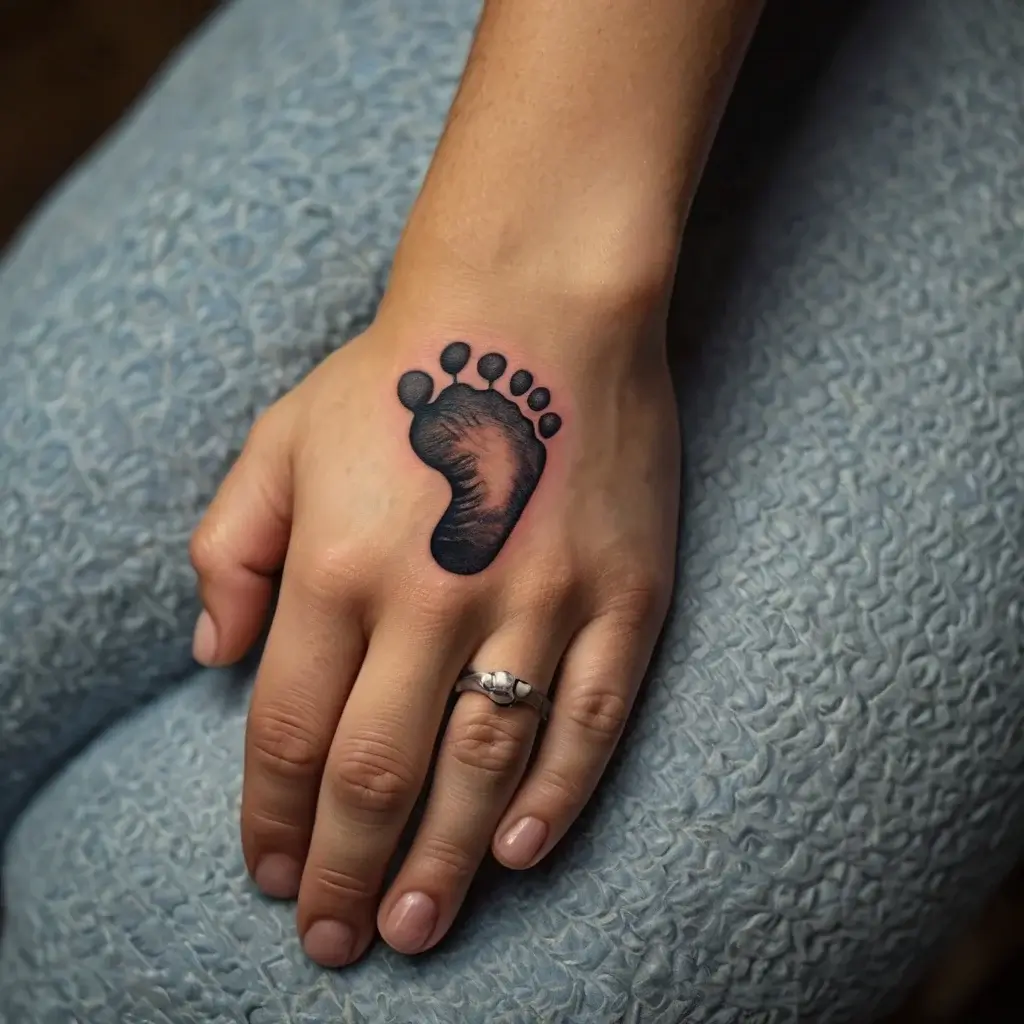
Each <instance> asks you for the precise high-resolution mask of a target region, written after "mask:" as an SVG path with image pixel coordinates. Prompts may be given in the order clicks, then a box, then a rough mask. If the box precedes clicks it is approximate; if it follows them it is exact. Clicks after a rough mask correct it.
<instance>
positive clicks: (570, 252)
mask: <svg viewBox="0 0 1024 1024" xmlns="http://www.w3.org/2000/svg"><path fill="white" fill-rule="evenodd" d="M760 7H761V3H760V0H691V2H683V0H490V2H489V3H487V5H486V7H485V10H484V14H483V17H482V20H481V23H480V26H479V30H478V33H477V37H476V39H475V42H474V45H473V49H472V53H471V57H470V60H469V63H468V65H467V69H466V73H465V75H464V78H463V81H462V85H461V87H460V90H459V93H458V95H457V97H456V100H455V102H454V103H453V106H452V110H451V113H450V116H449V120H448V123H447V126H446V129H445V132H444V135H443V137H442V140H441V142H440V144H439V146H438V149H437V152H436V154H435V157H434V160H433V163H432V165H431V168H430V172H429V174H428V176H427V180H426V182H425V184H424V186H423V189H422V191H421V194H420V196H419V198H418V200H417V202H416V204H415V206H414V208H413V211H412V213H411V215H410V218H409V221H408V224H407V227H406V231H405V232H404V235H403V238H402V240H401V243H400V245H399V248H398V252H397V254H396V259H395V264H394V268H393V271H392V275H391V279H390V281H389V284H388V288H387V292H386V295H385V298H384V300H383V302H382V304H381V308H380V310H379V313H378V315H377V317H376V319H375V321H374V323H373V325H372V326H371V327H370V328H369V329H368V330H367V331H366V332H365V333H364V334H362V335H361V336H360V337H358V338H356V339H354V340H353V341H352V342H351V343H349V344H348V345H346V346H345V347H344V348H342V349H341V350H340V351H338V352H336V353H335V354H333V355H332V356H330V357H329V358H328V359H327V360H325V361H324V362H323V363H322V364H321V365H320V366H319V367H318V368H317V369H316V370H314V371H313V372H312V373H311V374H310V375H309V376H308V377H307V378H306V379H305V380H304V381H303V382H302V383H301V384H300V385H299V386H298V387H296V388H295V389H294V390H293V391H292V392H291V393H289V394H288V395H286V396H285V397H284V398H282V399H281V400H280V401H279V402H277V403H276V404H275V405H273V406H272V407H271V408H270V409H269V410H268V411H267V412H266V413H264V414H263V415H262V416H261V417H260V419H259V420H258V422H257V423H256V425H255V426H254V428H253V430H252V433H251V435H250V437H249V440H248V442H247V444H246V447H245V449H244V451H243V453H242V455H241V456H240V458H239V460H238V462H237V463H236V465H235V466H234V467H233V468H232V470H231V472H230V473H229V475H228V477H227V478H226V479H225V481H224V483H223V485H222V487H221V488H220V491H219V492H218V494H217V496H216V498H215V500H214V502H213V503H212V505H211V507H210V508H209V510H208V511H207V513H206V515H205V517H204V518H203V520H202V522H201V523H200V525H199V527H198V529H197V530H196V533H195V535H194V537H193V541H192V546H191V555H192V560H193V563H194V565H195V567H196V570H197V573H198V576H199V587H200V594H201V598H202V602H203V606H204V609H205V610H204V613H203V615H202V616H201V617H200V620H199V622H198V623H197V626H196V635H195V642H194V650H195V655H196V657H197V659H198V660H199V661H201V662H203V663H205V664H208V665H224V664H229V663H232V662H235V661H237V660H238V659H239V658H241V657H242V656H243V654H245V652H246V651H247V650H248V649H249V648H250V647H251V646H252V645H253V644H254V643H255V642H256V641H257V638H258V637H259V636H260V635H261V633H262V631H263V629H264V627H265V624H266V618H267V616H268V614H269V608H270V601H271V593H272V589H273V586H274V582H275V580H276V579H277V578H278V576H280V581H281V582H280V595H279V600H278V602H277V605H276V609H275V612H274V617H273V622H272V624H271V627H270V632H269V637H268V640H267V644H266V647H265V649H264V652H263V656H262V660H261V663H260V667H259V671H258V674H257V679H256V684H255V688H254V691H253V696H252V703H251V708H250V713H249V718H248V722H247V729H246V753H245V775H244V786H243V799H242V820H241V830H242V844H243V850H244V855H245V860H246V864H247V866H248V868H249V870H250V872H251V873H252V875H253V878H254V879H255V881H256V884H257V885H258V886H259V887H260V888H261V889H262V890H263V891H264V892H265V893H266V894H268V895H270V896H273V897H277V898H282V899H291V898H297V900H298V910H297V925H298V929H299V933H300V935H301V936H302V939H303V943H304V948H305V950H306V952H307V954H308V955H309V956H310V957H311V958H312V959H314V960H316V961H317V962H319V963H321V964H324V965H327V966H335V967H340V966H343V965H345V964H348V963H351V962H352V961H353V960H355V959H358V957H360V956H361V955H362V954H363V952H364V951H365V950H366V949H367V947H368V946H369V944H370V943H371V941H372V940H373V938H374V936H375V934H376V931H377V929H379V931H380V934H381V935H382V936H383V938H384V939H385V941H387V942H388V943H389V944H390V945H391V946H393V947H394V948H395V949H397V950H399V951H401V952H404V953H417V952H420V951H422V950H425V949H428V948H430V947H431V946H433V945H435V944H436V943H437V942H438V941H440V940H441V938H442V937H443V936H444V935H445V933H446V932H447V931H448V929H449V928H450V926H451V923H452V921H453V919H454V917H455V914H456V912H457V911H458V909H459V906H460V905H461V903H462V901H463V899H464V896H465V893H466V890H467V888H468V886H469V884H470V882H471V880H472V878H473V875H474V873H475V871H476V869H477V867H478V866H479V864H480V863H481V861H482V859H483V858H484V857H485V856H486V855H487V853H488V851H489V850H490V851H491V852H492V853H493V855H494V856H495V857H496V858H497V859H498V860H499V861H501V862H502V863H503V864H505V865H507V866H508V867H511V868H529V867H531V866H533V865H534V864H536V863H537V862H538V861H539V860H541V859H542V858H543V857H545V856H546V855H547V854H548V853H549V852H550V850H551V849H552V848H553V847H554V846H555V845H556V844H557V843H558V841H559V840H560V839H561V838H562V837H563V836H564V835H565V833H566V831H567V830H568V828H569V827H570V826H571V824H572V822H573V821H574V820H575V818H576V817H577V815H578V814H579V812H580V810H581V809H582V807H583V805H584V804H585V802H586V801H587V799H588V798H589V797H590V795H591V793H592V792H593V790H594V787H595V786H596V785H597V783H598V781H599V779H600V777H601V774H602V772H603V770H604V768H605V766H606V764H607V762H608V759H609V757H610V755H611V753H612V751H613V749H614V747H615V744H616V742H617V741H618V739H619V736H620V735H621V732H622V729H623V726H624V724H625V721H626V718H627V716H628V714H629V711H630V708H631V706H632V704H633V701H634V698H635V695H636V692H637V689H638V687H639V685H640V681H641V679H642V677H643V674H644V672H645V670H646V667H647V664H648V662H649V659H650V656H651V651H652V648H653V645H654V643H655V640H656V638H657V635H658V632H659V630H660V628H661V625H662V622H663V619H664V615H665V612H666V609H667V606H668V601H669V597H670V594H671V589H672V582H673V573H674V566H675V546H676V531H677V515H678V493H679V438H678V425H677V417H676V406H675V400H674V395H673V391H672V385H671V381H670V377H669V372H668V367H667V360H666V352H665V317H666V312H667V306H668V300H669V293H670V289H671V285H672V280H673V275H674V272H675V264H676V257H677V250H678V244H679V239H680V236H681V233H682V230H683V227H684V225H685V221H686V216H687V213H688V210H689V206H690V201H691V198H692V195H693V191H694V189H695V187H696V183H697V181H698V178H699V176H700V172H701V170H702V167H703V164H704V159H705V156H706V152H707V149H708V146H709V144H710V141H711V138H712V136H713V134H714V130H715V128H716V126H717V122H718V118H719V116H720V112H721V109H722V107H723V105H724V101H725V98H726V96H727V94H728V91H729V89H730V88H731V86H732V83H733V80H734V78H735V73H736V71H737V69H738V65H739V63H740V60H741V59H742V55H743V52H744V50H745V48H746V45H747V42H748V41H749V37H750V34H751V32H752V30H753V27H754V25H755V22H756V20H757V17H758V15H759V13H760ZM453 342H464V343H465V350H463V348H461V347H458V346H456V347H455V348H452V347H451V346H452V343H453ZM463 355H465V360H464V361H463V359H462V356H463ZM442 357H443V358H442ZM481 357H486V358H485V359H484V360H482V361H481ZM452 367H457V368H456V369H455V371H454V372H453V370H452ZM499 370H500V372H498V371H499ZM524 371H525V373H524ZM528 378H529V380H528ZM453 496H454V499H455V500H454V502H453ZM449 505H450V506H451V507H450V508H449ZM466 666H473V667H474V668H477V669H482V670H487V671H494V670H499V669H501V670H507V671H509V672H512V673H514V674H515V675H516V676H519V677H521V678H522V679H525V680H527V681H529V682H530V683H531V684H533V685H534V686H535V687H537V688H539V689H540V690H542V691H545V692H550V693H551V694H552V697H553V701H554V703H553V709H552V712H551V718H550V721H549V722H548V723H547V725H546V727H545V728H544V730H543V732H542V734H541V738H540V747H539V751H538V752H537V756H536V758H535V760H534V761H533V763H532V764H531V766H530V768H529V771H526V764H527V759H528V757H529V755H530V751H531V748H532V747H533V745H534V742H535V740H536V739H537V737H538V731H539V724H540V723H539V716H538V713H537V711H536V710H534V709H533V708H531V707H525V706H514V707H499V706H497V705H495V704H494V703H492V702H491V701H490V700H489V699H488V698H487V697H486V696H484V695H482V694H478V693H466V694H463V695H461V696H460V697H459V698H458V700H457V702H456V704H455V707H454V710H453V711H452V714H451V718H450V720H449V721H448V723H447V725H444V721H443V719H444V715H445V711H446V708H447V706H448V703H449V699H450V696H451V692H452V687H453V685H454V683H455V682H456V680H457V678H458V677H459V675H460V673H461V672H462V670H463V669H464V668H465V667H466ZM442 728H444V729H445V732H444V737H443V741H442V743H441V746H440V750H439V752H438V755H437V766H436V771H435V774H434V776H433V780H432V783H431V788H430V792H429V795H428V799H427V803H426V809H425V812H424V815H423V818H422V820H421V822H420V823H419V825H418V828H417V830H416V835H415V839H414V841H413V844H412V846H411V849H410V850H409V852H408V854H407V855H406V857H405V859H404V861H403V863H402V865H401V867H400V869H399V871H398V874H397V876H396V877H395V878H394V881H393V882H392V883H391V885H390V886H389V887H388V888H387V890H386V891H383V892H382V887H383V883H384V877H385V872H386V870H387V866H388V864H389V862H390V861H391V860H392V858H393V856H394V855H395V850H396V846H397V843H398V840H399V837H400V835H401V833H402V832H403V830H404V829H405V828H406V826H407V823H408V820H409V816H410V814H411V812H412V810H413V805H414V803H415V802H416V799H417V797H418V795H419V794H420V792H421V790H422V788H423V786H424V784H425V779H426V776H427V772H428V768H429V765H430V763H431V756H432V753H433V750H434V746H435V741H436V739H437V736H438V734H439V732H440V730H441V729H442Z"/></svg>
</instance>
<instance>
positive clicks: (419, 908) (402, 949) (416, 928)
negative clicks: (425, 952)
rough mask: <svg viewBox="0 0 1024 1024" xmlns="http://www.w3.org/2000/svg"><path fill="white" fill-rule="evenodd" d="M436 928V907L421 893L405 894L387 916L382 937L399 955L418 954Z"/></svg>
mask: <svg viewBox="0 0 1024 1024" xmlns="http://www.w3.org/2000/svg"><path fill="white" fill-rule="evenodd" d="M436 927H437V906H436V904H435V903H434V901H433V900H432V899H431V898H430V897H429V896H428V895H427V894H426V893H423V892H407V893H406V894H405V895H404V896H403V897H402V898H401V899H400V900H399V901H398V902H397V903H396V904H395V906H394V909H393V910H392V911H391V913H390V914H389V915H388V920H387V924H386V926H385V928H384V930H385V932H386V933H387V934H386V935H385V936H384V937H385V938H386V939H387V940H388V944H389V945H391V946H394V948H395V949H397V950H398V952H399V953H418V952H419V951H420V950H421V949H422V948H423V947H424V946H425V945H426V944H427V942H428V941H429V940H430V936H431V935H433V934H434V929H435V928H436Z"/></svg>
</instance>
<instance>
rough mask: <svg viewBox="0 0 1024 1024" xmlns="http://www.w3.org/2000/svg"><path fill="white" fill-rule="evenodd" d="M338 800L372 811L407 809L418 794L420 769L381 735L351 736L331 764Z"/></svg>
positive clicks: (332, 784) (393, 811)
mask: <svg viewBox="0 0 1024 1024" xmlns="http://www.w3.org/2000/svg"><path fill="white" fill-rule="evenodd" d="M328 779H329V784H330V786H331V794H332V796H333V797H334V799H335V800H337V801H338V802H339V803H341V804H343V805H345V806H346V807H350V808H353V809H355V810H357V811H364V812H367V813H370V814H382V815H388V814H395V813H399V812H400V811H403V810H404V809H405V808H406V806H407V805H408V804H409V803H410V802H411V800H412V799H413V798H414V797H415V794H416V790H417V785H416V773H415V771H414V770H413V768H412V766H411V765H410V764H409V761H408V759H407V758H406V757H405V755H403V754H402V753H401V752H400V751H399V750H398V749H396V747H395V746H394V744H393V743H391V742H390V741H387V740H384V739H380V738H378V737H370V736H361V737H356V738H355V739H353V740H351V741H350V742H349V743H348V744H347V745H346V746H345V748H344V749H343V750H341V751H340V752H339V754H338V757H337V760H336V761H335V762H334V764H333V765H331V766H330V768H329V774H328Z"/></svg>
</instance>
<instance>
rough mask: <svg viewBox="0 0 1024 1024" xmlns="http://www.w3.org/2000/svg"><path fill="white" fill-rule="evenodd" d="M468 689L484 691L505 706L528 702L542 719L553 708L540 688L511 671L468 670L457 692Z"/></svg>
mask: <svg viewBox="0 0 1024 1024" xmlns="http://www.w3.org/2000/svg"><path fill="white" fill-rule="evenodd" d="M467 691H472V692H473V693H482V694H483V695H484V696H485V697H490V698H491V700H492V701H494V703H495V704H497V705H499V706H500V707H503V708H508V707H512V705H513V704H528V705H529V706H530V707H531V708H533V709H534V711H537V712H538V713H539V714H540V717H541V719H545V718H547V717H548V712H549V711H550V710H551V701H550V700H548V698H547V697H546V696H545V695H544V694H543V693H541V692H540V690H538V689H537V688H536V687H535V686H531V685H530V684H529V683H528V682H526V680H525V679H520V678H519V677H518V676H514V675H512V673H511V672H473V671H466V672H464V673H463V674H462V675H461V676H460V677H459V681H458V682H457V683H456V684H455V692H456V693H465V692H467Z"/></svg>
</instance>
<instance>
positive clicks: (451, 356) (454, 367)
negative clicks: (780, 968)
mask: <svg viewBox="0 0 1024 1024" xmlns="http://www.w3.org/2000/svg"><path fill="white" fill-rule="evenodd" d="M468 362H469V346H468V345H467V344H466V343H465V342H464V341H453V342H452V343H451V344H450V345H445V347H444V351H443V352H442V353H441V369H442V370H444V372H445V373H450V374H451V375H452V376H453V377H454V376H455V374H457V373H461V372H462V371H463V370H464V369H465V367H466V363H468Z"/></svg>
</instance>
